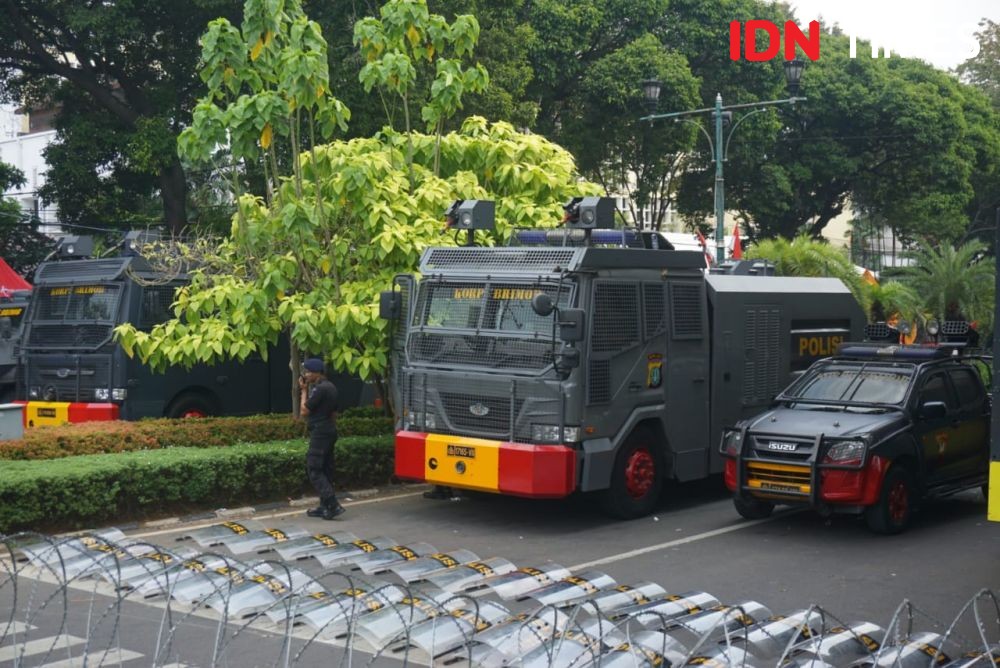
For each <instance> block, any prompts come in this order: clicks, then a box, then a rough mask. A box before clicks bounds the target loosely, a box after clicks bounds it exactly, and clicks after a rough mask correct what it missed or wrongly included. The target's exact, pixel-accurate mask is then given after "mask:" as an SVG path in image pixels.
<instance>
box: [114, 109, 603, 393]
mask: <svg viewBox="0 0 1000 668" xmlns="http://www.w3.org/2000/svg"><path fill="white" fill-rule="evenodd" d="M410 143H412V146H413V151H414V154H413V157H414V160H413V172H414V178H415V181H414V184H413V187H412V189H411V187H410V179H409V175H408V173H407V169H406V166H405V154H406V152H407V150H408V149H407V145H408V144H410ZM437 145H438V138H437V137H436V136H433V135H426V134H422V133H416V132H414V133H411V136H409V137H407V136H405V135H403V134H401V133H396V132H393V131H388V130H387V131H385V132H383V133H380V134H379V135H378V136H376V137H373V138H369V139H353V140H350V141H337V142H333V143H331V144H326V145H321V146H317V147H316V149H315V150H314V151H312V152H307V153H304V154H303V155H302V156H301V162H302V169H303V173H304V176H305V178H304V179H303V181H302V184H301V187H302V189H301V192H299V191H298V190H297V188H298V186H297V185H296V183H295V181H294V179H287V180H285V181H284V182H283V183H282V186H281V190H280V192H279V193H277V194H276V197H275V198H274V201H273V202H272V203H271V204H270V205H268V204H267V203H266V202H265V201H264V200H263V199H261V198H253V197H250V196H249V195H245V196H244V197H243V198H242V199H241V202H240V203H241V210H242V217H241V218H240V219H238V220H237V221H236V222H234V225H233V229H232V233H231V235H230V237H229V239H227V240H226V241H225V242H224V243H223V244H222V245H221V247H220V251H219V258H220V261H219V262H218V263H217V266H228V267H232V268H236V270H235V271H234V272H231V273H209V272H207V271H196V272H195V278H194V281H193V282H192V284H191V286H190V287H188V288H185V289H183V290H181V291H180V292H179V294H178V296H177V303H176V305H175V313H176V314H177V315H178V316H180V315H181V314H183V316H184V320H183V321H181V320H174V321H171V322H168V323H165V324H163V325H160V326H157V327H156V328H155V329H154V330H153V331H152V332H150V333H148V334H147V333H144V332H140V331H137V330H135V329H134V328H132V327H130V326H128V325H126V326H124V327H121V328H119V331H118V336H119V340H121V342H122V343H123V345H124V346H125V348H126V350H128V351H135V352H138V354H139V355H140V356H141V357H142V359H143V360H144V361H147V362H149V363H150V364H152V365H153V366H154V367H156V368H163V367H164V366H166V365H168V364H184V365H190V364H194V363H196V362H202V361H210V360H213V359H217V358H219V357H234V358H237V359H244V358H246V357H247V356H248V355H250V354H252V353H254V352H259V353H264V352H265V351H266V347H267V345H268V344H269V343H273V342H274V341H276V340H277V337H278V336H280V335H281V334H282V333H287V334H288V335H289V336H290V337H291V341H292V344H293V347H294V348H295V350H302V351H313V352H316V351H323V352H324V353H325V354H326V355H327V356H328V359H329V361H331V362H332V363H333V365H334V367H335V368H337V369H338V370H342V371H349V372H351V373H357V374H359V375H361V377H362V378H370V377H379V376H381V375H382V374H383V373H384V371H385V369H386V365H387V363H388V359H387V348H386V345H387V342H386V340H385V335H384V332H385V328H386V323H385V322H384V321H382V320H379V319H378V317H377V301H378V293H379V292H380V291H381V290H384V289H386V288H387V287H388V286H390V285H391V284H392V278H393V276H394V275H395V274H397V273H399V272H408V271H412V270H413V268H414V267H415V265H416V263H417V260H418V259H419V256H420V253H421V252H422V250H423V249H424V248H426V247H427V246H430V245H450V244H453V243H454V241H453V240H452V239H451V238H450V237H449V236H445V235H442V222H441V221H442V215H443V211H444V210H445V208H446V207H447V205H448V204H450V203H451V202H452V201H454V200H455V199H469V198H473V199H492V200H495V201H496V202H497V223H498V230H497V233H496V235H494V236H492V238H482V239H481V241H482V242H484V243H496V242H499V241H501V240H503V239H505V238H506V237H507V236H509V234H510V231H511V229H512V228H513V227H514V226H526V225H539V224H541V225H544V224H546V223H547V224H549V225H552V226H555V225H558V224H559V222H560V221H561V219H562V203H563V202H564V201H565V200H566V199H568V198H569V197H571V196H573V195H576V194H580V193H590V194H593V193H596V192H598V191H599V190H600V189H599V188H598V187H596V186H594V185H592V184H587V183H582V182H580V180H579V177H578V176H577V174H576V171H575V166H574V163H573V159H572V157H571V156H570V155H569V154H568V153H567V152H566V151H564V150H563V149H561V148H559V147H558V146H556V145H554V144H552V143H551V142H548V141H546V140H545V139H544V138H542V137H540V136H537V135H529V134H522V133H518V132H516V131H515V130H514V129H513V128H512V127H511V126H510V125H509V124H506V123H496V124H492V125H490V124H488V123H487V122H486V121H485V120H484V119H482V118H475V117H474V118H470V119H468V120H466V122H465V124H464V125H463V127H462V129H461V130H460V131H459V132H453V133H448V134H446V135H445V136H444V137H442V138H441V139H440V154H441V159H440V174H439V175H437V176H436V175H435V174H434V170H433V165H434V161H435V154H436V152H437V148H436V147H437ZM279 202H280V203H281V204H280V205H279ZM315 202H319V203H320V205H321V207H322V208H323V210H324V215H323V217H322V218H319V217H317V216H316V215H314V214H313V213H312V211H313V210H314V206H313V204H314V203H315ZM484 237H485V235H484ZM249 268H253V270H252V272H251V271H250V269H249Z"/></svg>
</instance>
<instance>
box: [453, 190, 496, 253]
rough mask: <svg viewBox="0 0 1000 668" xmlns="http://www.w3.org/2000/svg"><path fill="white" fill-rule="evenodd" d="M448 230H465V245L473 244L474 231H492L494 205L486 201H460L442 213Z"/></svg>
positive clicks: (494, 218) (494, 212)
mask: <svg viewBox="0 0 1000 668" xmlns="http://www.w3.org/2000/svg"><path fill="white" fill-rule="evenodd" d="M444 215H445V219H446V220H447V222H448V229H449V230H465V231H466V238H465V245H466V246H472V245H474V242H475V236H474V235H475V231H476V230H492V229H493V228H494V224H495V220H496V204H494V203H493V202H492V201H491V200H488V199H460V200H455V203H454V204H452V205H451V206H449V207H448V210H447V211H445V212H444Z"/></svg>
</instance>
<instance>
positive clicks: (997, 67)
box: [957, 18, 1000, 109]
mask: <svg viewBox="0 0 1000 668" xmlns="http://www.w3.org/2000/svg"><path fill="white" fill-rule="evenodd" d="M979 28H980V30H979V32H977V33H976V40H978V42H979V53H978V54H977V55H976V56H975V57H974V58H969V59H968V60H966V61H965V62H963V63H962V64H961V65H959V66H958V70H957V71H958V74H959V75H960V76H961V77H962V79H963V80H965V81H967V82H968V83H970V84H972V85H973V86H977V87H978V88H980V89H982V90H983V91H984V92H985V93H986V94H987V95H989V97H990V99H991V100H992V101H993V106H994V107H996V108H998V109H1000V23H997V22H996V21H991V20H989V19H986V18H984V19H983V20H982V21H980V22H979Z"/></svg>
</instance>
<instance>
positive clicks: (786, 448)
mask: <svg viewBox="0 0 1000 668" xmlns="http://www.w3.org/2000/svg"><path fill="white" fill-rule="evenodd" d="M798 447H799V446H798V444H797V443H783V442H781V441H768V442H767V449H768V450H778V451H780V452H795V450H796V449H798Z"/></svg>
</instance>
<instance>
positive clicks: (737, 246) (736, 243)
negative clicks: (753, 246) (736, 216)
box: [733, 223, 743, 260]
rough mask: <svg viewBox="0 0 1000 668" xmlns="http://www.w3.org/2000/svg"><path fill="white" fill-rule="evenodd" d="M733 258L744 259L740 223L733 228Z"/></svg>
mask: <svg viewBox="0 0 1000 668" xmlns="http://www.w3.org/2000/svg"><path fill="white" fill-rule="evenodd" d="M733 259H734V260H742V259H743V245H742V244H741V243H740V224H739V223H736V227H734V228H733Z"/></svg>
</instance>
